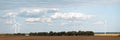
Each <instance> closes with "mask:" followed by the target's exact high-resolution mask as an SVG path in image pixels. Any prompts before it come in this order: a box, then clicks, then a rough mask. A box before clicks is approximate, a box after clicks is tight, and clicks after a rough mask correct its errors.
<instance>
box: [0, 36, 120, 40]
mask: <svg viewBox="0 0 120 40" xmlns="http://www.w3.org/2000/svg"><path fill="white" fill-rule="evenodd" d="M0 40H120V37H96V36H0Z"/></svg>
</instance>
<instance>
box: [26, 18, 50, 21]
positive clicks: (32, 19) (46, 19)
mask: <svg viewBox="0 0 120 40" xmlns="http://www.w3.org/2000/svg"><path fill="white" fill-rule="evenodd" d="M26 21H27V22H39V21H41V22H52V19H51V18H27V19H26Z"/></svg>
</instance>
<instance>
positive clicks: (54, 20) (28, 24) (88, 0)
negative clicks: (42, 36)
mask: <svg viewBox="0 0 120 40" xmlns="http://www.w3.org/2000/svg"><path fill="white" fill-rule="evenodd" d="M119 4H120V0H0V33H15V32H21V33H23V32H49V31H56V32H59V31H78V30H83V31H87V30H89V31H94V32H106V31H107V32H120V18H119V17H120V16H119V15H120V11H119V10H120V8H119V7H120V5H119Z"/></svg>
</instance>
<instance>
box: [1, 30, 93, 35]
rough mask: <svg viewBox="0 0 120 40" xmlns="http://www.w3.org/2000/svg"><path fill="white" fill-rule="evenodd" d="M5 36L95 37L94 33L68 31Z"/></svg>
mask: <svg viewBox="0 0 120 40" xmlns="http://www.w3.org/2000/svg"><path fill="white" fill-rule="evenodd" d="M2 35H4V36H94V32H93V31H78V32H77V31H68V32H64V31H63V32H53V31H50V32H31V33H15V34H2Z"/></svg>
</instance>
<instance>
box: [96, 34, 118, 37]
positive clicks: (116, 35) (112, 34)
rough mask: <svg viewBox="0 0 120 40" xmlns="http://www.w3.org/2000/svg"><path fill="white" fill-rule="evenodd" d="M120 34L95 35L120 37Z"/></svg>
mask: <svg viewBox="0 0 120 40" xmlns="http://www.w3.org/2000/svg"><path fill="white" fill-rule="evenodd" d="M119 35H120V34H95V36H114V37H116V36H119Z"/></svg>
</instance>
